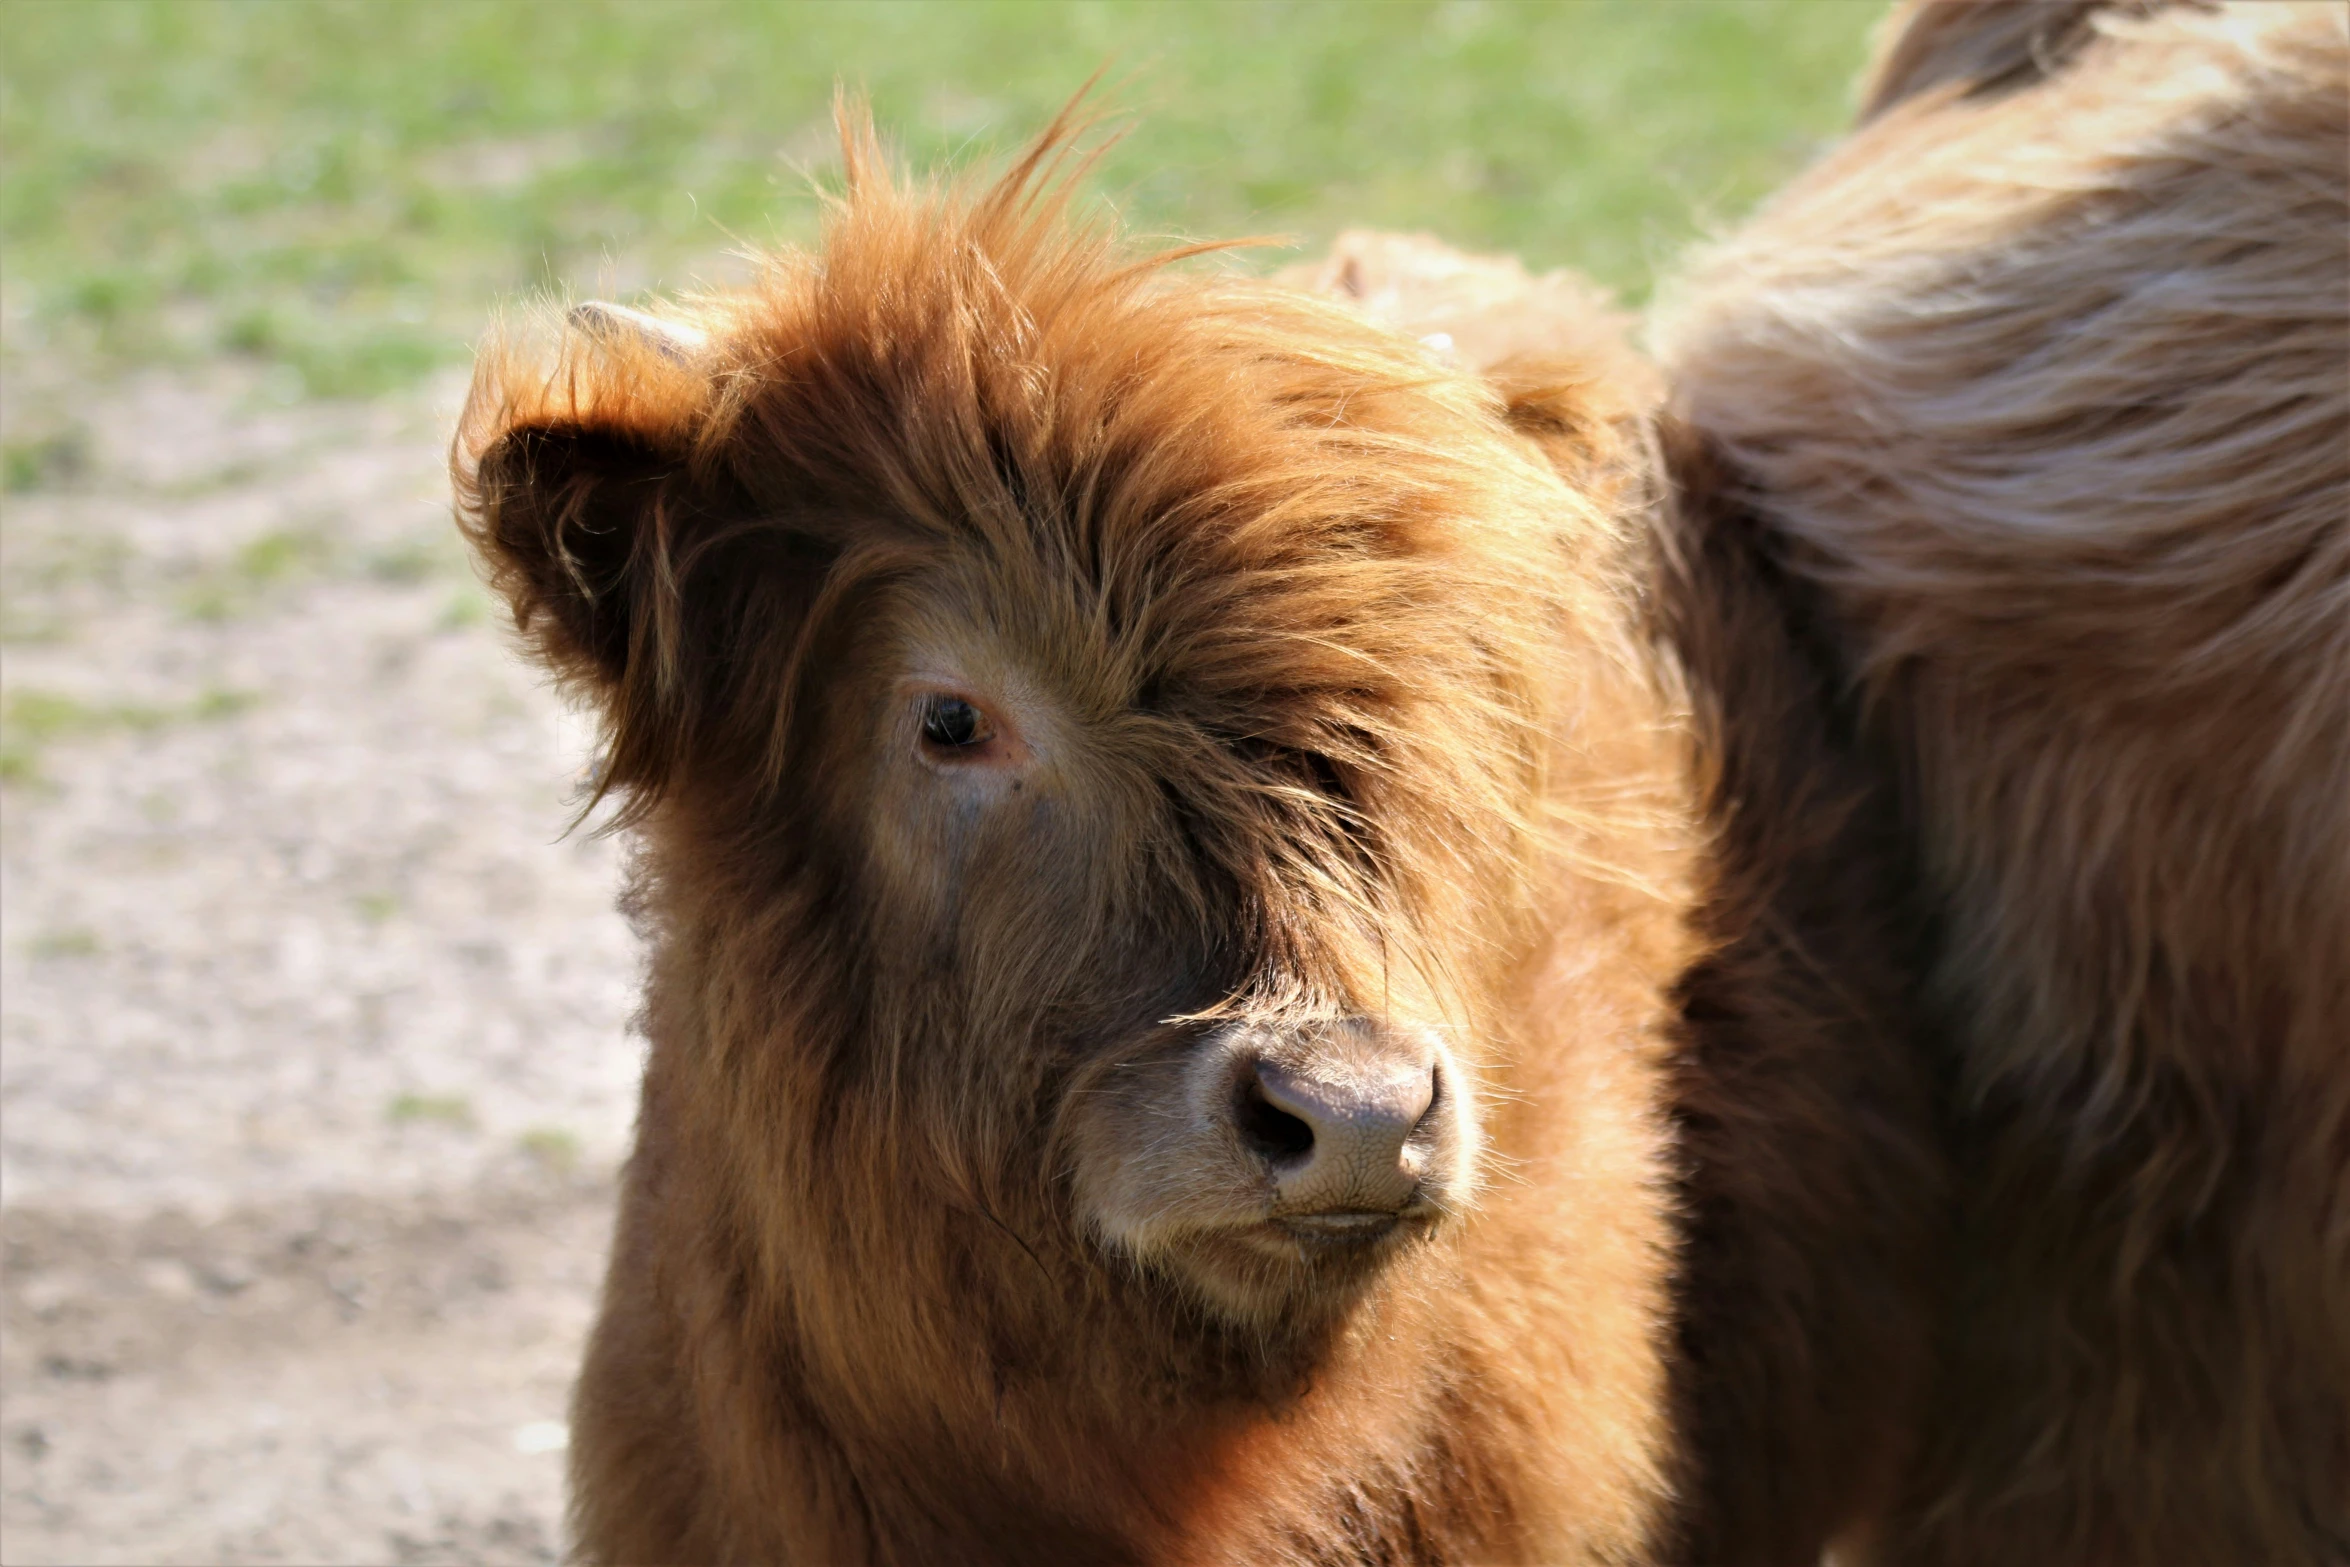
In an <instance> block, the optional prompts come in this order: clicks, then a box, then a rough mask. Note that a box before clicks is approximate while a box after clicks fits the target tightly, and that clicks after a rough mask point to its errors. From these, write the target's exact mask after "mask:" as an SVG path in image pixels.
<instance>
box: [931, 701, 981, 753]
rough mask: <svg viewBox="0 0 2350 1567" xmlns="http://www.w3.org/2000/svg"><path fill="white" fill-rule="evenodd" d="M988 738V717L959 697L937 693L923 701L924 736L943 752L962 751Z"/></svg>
mask: <svg viewBox="0 0 2350 1567" xmlns="http://www.w3.org/2000/svg"><path fill="white" fill-rule="evenodd" d="M987 737H988V727H987V720H986V718H985V717H984V716H982V715H981V713H980V711H979V709H978V708H976V707H973V706H972V705H971V704H970V703H968V702H966V701H964V700H963V699H962V698H961V697H959V696H933V697H929V698H927V699H925V700H924V702H923V704H922V738H923V739H925V740H927V741H929V742H930V743H931V744H932V745H934V746H937V747H938V748H939V749H940V750H942V751H960V750H964V749H966V748H968V747H970V746H975V745H977V744H979V743H980V742H981V741H983V740H985V739H986V738H987Z"/></svg>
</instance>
